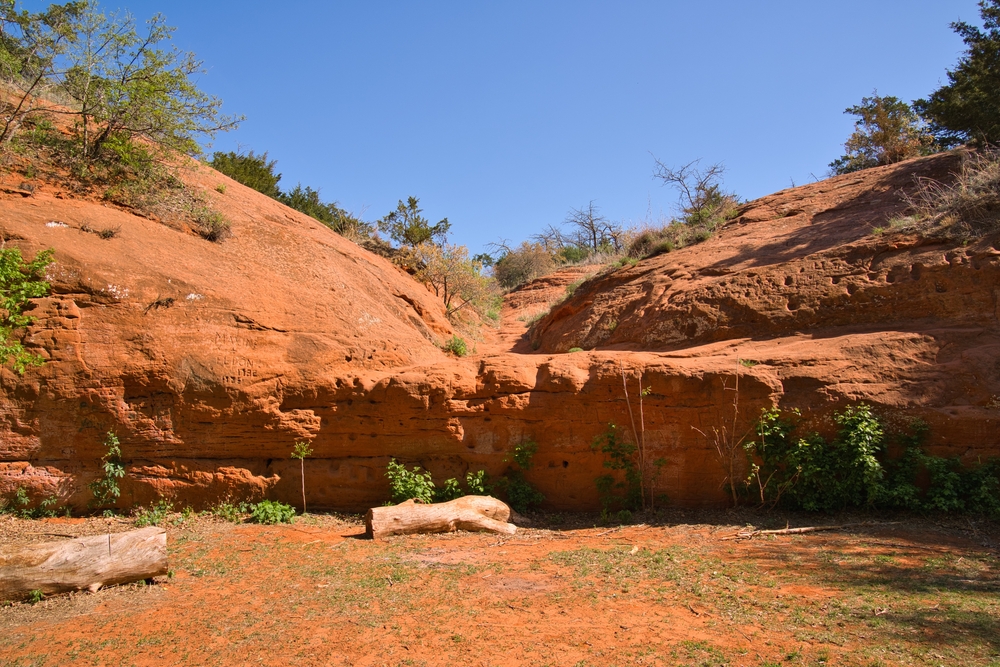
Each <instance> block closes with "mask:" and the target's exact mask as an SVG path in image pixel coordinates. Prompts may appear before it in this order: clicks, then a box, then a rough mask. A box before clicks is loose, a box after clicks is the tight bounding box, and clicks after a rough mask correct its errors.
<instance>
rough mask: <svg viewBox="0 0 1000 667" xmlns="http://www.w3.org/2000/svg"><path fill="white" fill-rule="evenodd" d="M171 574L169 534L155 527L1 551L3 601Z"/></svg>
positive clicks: (94, 587)
mask: <svg viewBox="0 0 1000 667" xmlns="http://www.w3.org/2000/svg"><path fill="white" fill-rule="evenodd" d="M166 573H167V533H166V531H165V530H163V529H162V528H156V527H154V526H150V527H148V528H141V529H139V530H130V531H128V532H125V533H112V534H110V535H108V534H103V535H90V536H87V537H76V538H73V539H71V540H62V541H59V542H42V543H39V544H27V545H24V546H21V547H12V548H11V547H8V548H3V549H0V600H20V599H24V598H26V597H28V595H29V594H30V593H31V592H32V591H41V592H42V593H45V594H50V593H65V592H67V591H79V590H83V589H87V590H90V591H96V590H98V589H99V588H101V587H102V586H110V585H112V584H127V583H129V582H133V581H141V580H143V579H151V578H152V577H156V576H159V575H163V574H166Z"/></svg>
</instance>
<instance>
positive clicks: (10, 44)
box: [0, 0, 86, 141]
mask: <svg viewBox="0 0 1000 667" xmlns="http://www.w3.org/2000/svg"><path fill="white" fill-rule="evenodd" d="M85 7H86V3H84V2H68V3H66V4H65V5H50V6H49V8H48V9H46V10H45V11H42V12H29V11H27V10H18V9H17V7H16V5H15V0H0V77H2V79H3V81H4V82H5V83H6V84H7V85H8V87H9V88H10V89H11V90H12V91H15V96H14V99H13V101H11V102H6V101H4V102H3V103H2V104H0V108H2V116H0V122H2V123H3V127H2V128H0V141H4V140H6V139H8V138H9V137H10V136H11V134H12V133H13V132H14V131H15V130H16V129H17V128H18V127H19V126H20V124H21V122H22V121H23V120H24V119H25V118H26V117H28V116H29V115H31V114H32V113H33V112H36V111H39V110H40V99H42V98H44V96H45V94H46V93H47V92H48V91H49V90H50V89H51V88H52V87H53V86H54V85H56V84H57V80H56V78H55V77H54V76H53V75H54V74H55V71H56V61H57V59H58V58H59V57H60V56H62V55H64V54H65V53H66V50H67V48H68V47H69V45H70V44H71V42H72V41H73V40H74V39H75V38H76V31H75V26H76V21H77V20H78V19H79V17H80V15H81V14H82V12H83V10H84V8H85Z"/></svg>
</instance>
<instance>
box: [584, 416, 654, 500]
mask: <svg viewBox="0 0 1000 667" xmlns="http://www.w3.org/2000/svg"><path fill="white" fill-rule="evenodd" d="M590 448H591V449H592V450H594V451H598V450H599V451H600V452H601V453H602V454H604V455H605V457H606V458H605V459H604V467H605V468H607V469H609V470H614V471H621V473H620V474H618V475H616V474H613V473H610V474H606V475H601V476H600V477H598V478H597V479H596V480H594V481H595V483H596V484H597V493H598V495H599V496H600V498H601V507H602V509H603V511H604V512H610V511H611V510H612V509H616V508H617V509H622V510H638V509H641V508H642V476H641V474H640V472H639V465H638V460H637V456H638V452H639V450H638V447H636V445H635V444H633V443H631V442H628V441H627V440H625V439H624V438H622V437H621V436H620V435H619V434H618V427H617V426H616V425H614V424H608V428H607V430H606V431H605V432H604V434H603V435H600V436H598V437H597V438H596V439H595V440H594V442H593V443H591V445H590Z"/></svg>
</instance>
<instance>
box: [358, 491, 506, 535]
mask: <svg viewBox="0 0 1000 667" xmlns="http://www.w3.org/2000/svg"><path fill="white" fill-rule="evenodd" d="M508 519H510V508H509V507H507V505H506V504H505V503H503V502H501V501H499V500H497V499H496V498H491V497H490V496H462V497H461V498H456V499H455V500H449V501H448V502H446V503H433V504H431V505H424V504H418V503H415V502H414V501H412V500H407V501H406V502H403V503H400V504H398V505H390V506H388V507H373V508H371V509H370V510H368V515H367V516H366V517H365V528H366V534H367V535H368V537H370V538H372V539H376V540H377V539H379V538H381V537H387V536H389V535H409V534H412V533H450V532H453V531H456V530H472V531H487V532H492V533H502V534H504V535H513V534H514V533H515V532H516V531H517V526H515V525H514V524H512V523H507V521H508Z"/></svg>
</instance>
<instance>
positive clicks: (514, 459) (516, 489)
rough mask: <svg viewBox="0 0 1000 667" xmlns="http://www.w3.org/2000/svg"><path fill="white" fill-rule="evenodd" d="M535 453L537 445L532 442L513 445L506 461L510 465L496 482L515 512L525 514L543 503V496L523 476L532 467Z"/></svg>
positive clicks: (527, 441)
mask: <svg viewBox="0 0 1000 667" xmlns="http://www.w3.org/2000/svg"><path fill="white" fill-rule="evenodd" d="M536 452H538V444H537V443H536V442H534V441H533V440H526V441H524V442H521V443H519V444H517V445H515V446H514V448H513V450H511V452H510V453H509V454H508V456H507V459H506V460H507V461H508V462H509V463H511V464H512V465H511V466H509V467H508V468H507V471H506V472H505V473H504V475H503V476H502V477H500V479H499V480H498V486H499V487H500V489H501V490H502V491H503V492H504V493H505V494H506V496H507V503H508V504H509V505H510V506H511V507H512V508H513V509H514V511H515V512H527V511H528V510H530V509H531V508H532V507H535V506H537V505H540V504H541V503H543V502H545V496H544V495H542V493H541V492H540V491H539V490H538V489H536V488H535V487H534V485H532V484H531V483H530V482H529V481H528V480H527V479H526V478H525V476H524V472H525V471H526V470H531V469H532V468H533V467H534V465H535V464H534V461H533V460H532V459H533V458H534V456H535V453H536Z"/></svg>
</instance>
